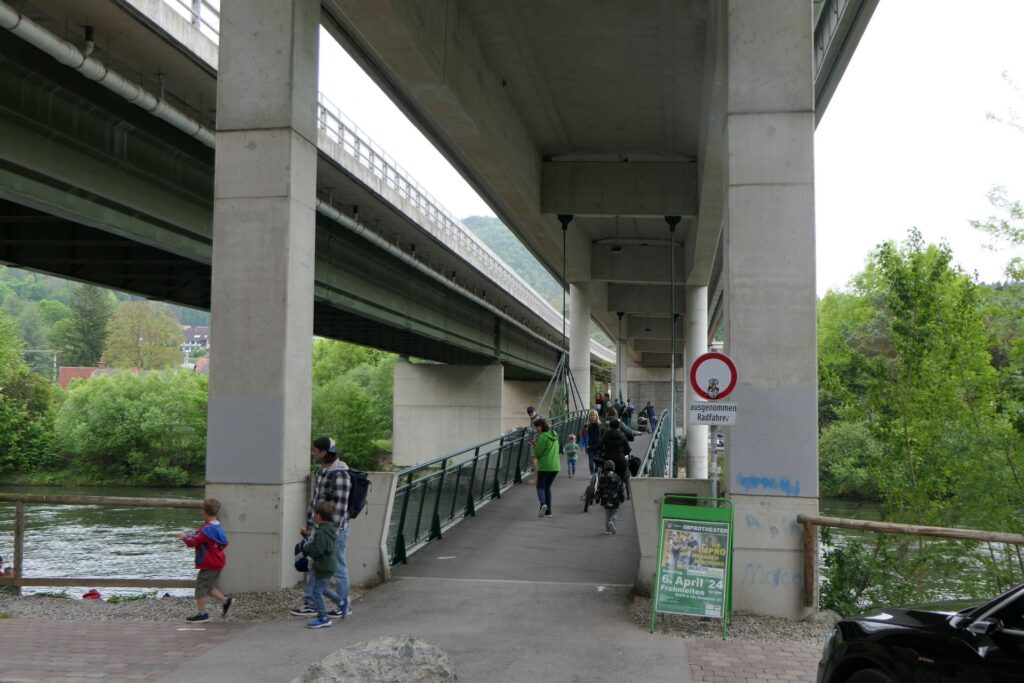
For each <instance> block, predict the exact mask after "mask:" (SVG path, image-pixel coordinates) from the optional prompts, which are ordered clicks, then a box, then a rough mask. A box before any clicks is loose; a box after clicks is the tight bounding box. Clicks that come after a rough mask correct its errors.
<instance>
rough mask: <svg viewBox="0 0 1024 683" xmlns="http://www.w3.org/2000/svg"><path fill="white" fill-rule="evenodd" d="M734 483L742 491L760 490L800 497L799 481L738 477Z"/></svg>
mask: <svg viewBox="0 0 1024 683" xmlns="http://www.w3.org/2000/svg"><path fill="white" fill-rule="evenodd" d="M736 481H737V482H738V483H739V485H740V487H741V488H742V489H743V490H744V491H753V490H754V489H757V488H762V489H764V490H765V491H778V492H780V493H782V494H783V495H785V496H799V495H800V480H797V481H792V482H791V481H790V480H789V479H776V478H775V477H747V476H743V475H739V476H737V477H736Z"/></svg>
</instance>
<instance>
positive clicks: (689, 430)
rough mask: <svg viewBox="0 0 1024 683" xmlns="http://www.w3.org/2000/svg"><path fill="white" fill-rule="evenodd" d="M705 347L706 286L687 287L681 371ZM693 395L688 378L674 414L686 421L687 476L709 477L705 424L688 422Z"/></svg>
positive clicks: (706, 323) (706, 333)
mask: <svg viewBox="0 0 1024 683" xmlns="http://www.w3.org/2000/svg"><path fill="white" fill-rule="evenodd" d="M707 351H708V288H707V287H687V288H686V353H685V356H684V362H683V375H684V376H686V377H687V378H689V372H690V366H691V365H693V361H695V360H697V358H699V357H700V356H701V355H702V354H705V353H707ZM692 398H694V396H693V389H691V388H690V382H689V381H687V382H686V390H685V393H683V400H682V402H681V404H680V405H679V406H677V407H676V410H677V411H678V412H679V413H680V414H679V415H678V416H677V417H678V419H679V421H680V422H682V423H683V424H685V425H686V476H687V478H689V479H707V478H708V428H707V426H705V425H691V424H687V422H688V419H687V415H688V411H687V407H686V406H687V405H688V403H689V400H690V399H692Z"/></svg>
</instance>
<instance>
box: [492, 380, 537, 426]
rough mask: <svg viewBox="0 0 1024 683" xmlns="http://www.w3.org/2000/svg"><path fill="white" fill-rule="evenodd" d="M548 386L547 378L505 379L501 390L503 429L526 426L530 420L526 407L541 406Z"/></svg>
mask: <svg viewBox="0 0 1024 683" xmlns="http://www.w3.org/2000/svg"><path fill="white" fill-rule="evenodd" d="M547 388H548V382H547V380H544V381H543V382H532V381H530V380H511V379H507V380H505V382H504V384H503V385H502V392H501V431H502V432H507V431H508V430H510V429H517V428H519V427H525V426H526V423H527V422H528V421H529V418H527V417H526V409H527V408H528V407H529V406H534V407H539V405H540V399H541V397H542V396H543V395H544V390H545V389H547Z"/></svg>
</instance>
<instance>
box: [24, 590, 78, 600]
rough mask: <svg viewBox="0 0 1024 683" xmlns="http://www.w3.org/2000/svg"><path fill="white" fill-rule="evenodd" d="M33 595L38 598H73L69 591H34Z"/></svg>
mask: <svg viewBox="0 0 1024 683" xmlns="http://www.w3.org/2000/svg"><path fill="white" fill-rule="evenodd" d="M32 595H33V597H37V598H63V599H65V600H70V599H71V596H70V595H69V594H68V592H67V591H45V592H43V593H33V594H32Z"/></svg>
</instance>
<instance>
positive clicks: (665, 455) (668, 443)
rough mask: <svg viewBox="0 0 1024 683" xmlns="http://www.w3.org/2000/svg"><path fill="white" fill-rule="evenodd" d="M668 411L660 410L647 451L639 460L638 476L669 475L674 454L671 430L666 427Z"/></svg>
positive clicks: (673, 461) (671, 473) (670, 474)
mask: <svg viewBox="0 0 1024 683" xmlns="http://www.w3.org/2000/svg"><path fill="white" fill-rule="evenodd" d="M668 413H669V411H668V410H663V411H661V415H660V416H659V417H658V426H657V427H655V428H654V434H653V435H651V441H650V443H649V444H647V451H646V452H645V453H644V457H643V460H642V461H641V462H640V471H639V472H638V473H637V476H638V477H671V476H672V475H673V472H672V469H673V467H672V466H673V465H674V463H675V454H674V453H673V452H672V451H673V450H674V449H673V448H672V439H671V438H670V437H671V433H672V430H671V429H669V428H668V427H667V425H668V423H669V415H668Z"/></svg>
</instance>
